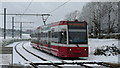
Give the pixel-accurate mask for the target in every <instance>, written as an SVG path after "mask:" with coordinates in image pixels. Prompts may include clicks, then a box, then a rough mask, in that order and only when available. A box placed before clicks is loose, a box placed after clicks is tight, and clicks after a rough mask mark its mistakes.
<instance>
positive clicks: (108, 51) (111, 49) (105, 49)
mask: <svg viewBox="0 0 120 68" xmlns="http://www.w3.org/2000/svg"><path fill="white" fill-rule="evenodd" d="M118 54H120V49H118V48H117V47H116V46H102V47H101V48H97V49H95V51H94V55H104V56H111V55H113V56H114V55H118Z"/></svg>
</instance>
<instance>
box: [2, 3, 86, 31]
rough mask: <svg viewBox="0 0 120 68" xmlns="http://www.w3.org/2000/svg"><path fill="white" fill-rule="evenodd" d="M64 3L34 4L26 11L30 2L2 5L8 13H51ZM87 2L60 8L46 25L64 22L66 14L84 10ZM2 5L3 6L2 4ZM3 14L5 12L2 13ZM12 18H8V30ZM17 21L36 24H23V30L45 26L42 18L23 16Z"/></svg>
mask: <svg viewBox="0 0 120 68" xmlns="http://www.w3.org/2000/svg"><path fill="white" fill-rule="evenodd" d="M63 3H64V2H32V3H31V5H30V6H29V8H28V9H27V11H25V10H26V8H27V7H28V5H29V4H30V2H3V3H2V10H3V8H6V9H7V13H13V14H17V13H23V12H24V11H25V13H35V14H36V13H39V14H41V13H49V12H51V11H52V10H54V9H55V8H57V7H58V6H60V5H61V4H63ZM86 3H87V2H68V3H66V4H64V5H63V6H62V7H60V8H58V9H57V10H55V11H54V12H52V13H50V14H51V15H52V16H50V17H49V18H48V20H47V22H46V23H51V22H56V21H61V20H64V17H65V15H66V14H68V13H70V12H73V11H75V10H79V11H81V10H82V7H83V6H84V5H85V4H86ZM0 5H1V4H0ZM2 13H3V12H2ZM11 17H12V16H7V28H8V29H10V28H11ZM14 17H15V21H20V22H21V21H22V22H34V24H29V23H28V24H23V28H29V27H30V28H31V27H33V28H34V27H38V26H41V25H43V22H42V18H41V17H40V16H39V17H37V16H22V18H21V19H20V16H14ZM1 24H3V22H1ZM0 27H3V25H0ZM15 28H16V29H17V28H19V24H18V23H16V24H15Z"/></svg>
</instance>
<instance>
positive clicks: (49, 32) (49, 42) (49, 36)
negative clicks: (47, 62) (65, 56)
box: [48, 31, 51, 53]
mask: <svg viewBox="0 0 120 68" xmlns="http://www.w3.org/2000/svg"><path fill="white" fill-rule="evenodd" d="M50 45H51V31H48V50H49V53H50V52H51V51H50Z"/></svg>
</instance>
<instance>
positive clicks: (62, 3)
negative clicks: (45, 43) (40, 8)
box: [37, 0, 70, 21]
mask: <svg viewBox="0 0 120 68" xmlns="http://www.w3.org/2000/svg"><path fill="white" fill-rule="evenodd" d="M68 2H70V0H68V1H66V2H64V3H62V4H61V5H59V6H58V7H56V8H55V9H53V10H51V11H50V12H48V13H53V12H54V11H56V10H57V9H59V8H60V7H62V6H64V5H65V4H67V3H68ZM47 18H48V17H47ZM37 21H38V20H37Z"/></svg>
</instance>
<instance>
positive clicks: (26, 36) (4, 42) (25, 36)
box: [0, 34, 30, 47]
mask: <svg viewBox="0 0 120 68" xmlns="http://www.w3.org/2000/svg"><path fill="white" fill-rule="evenodd" d="M27 39H30V36H29V34H22V39H21V38H19V37H14V38H12V37H6V39H4V38H3V37H0V47H1V46H5V45H8V44H11V43H13V42H17V41H22V40H27Z"/></svg>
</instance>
